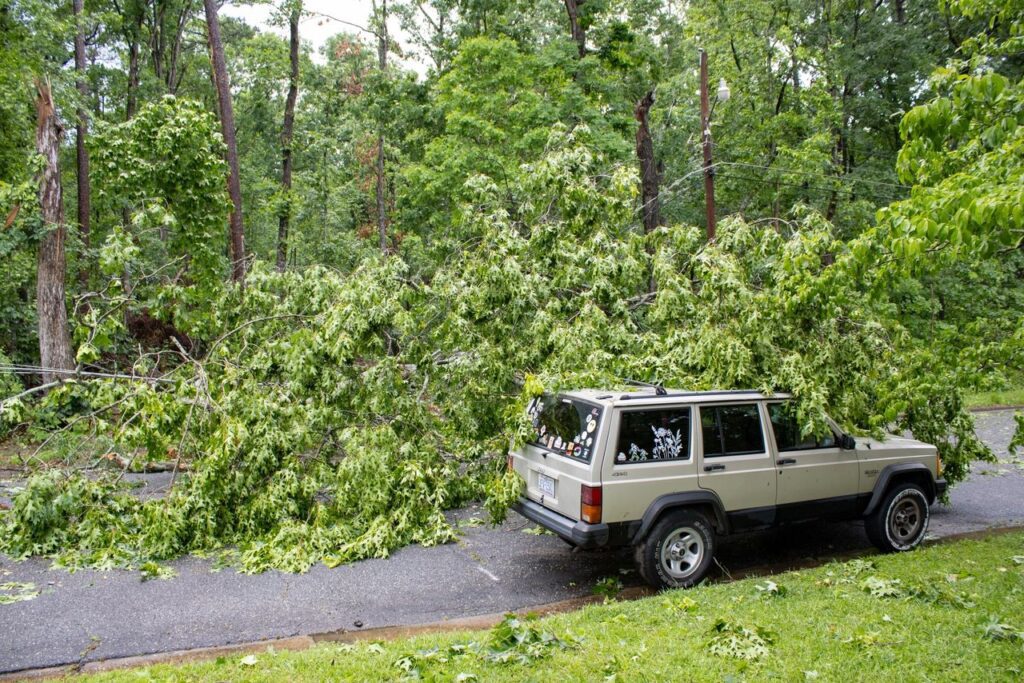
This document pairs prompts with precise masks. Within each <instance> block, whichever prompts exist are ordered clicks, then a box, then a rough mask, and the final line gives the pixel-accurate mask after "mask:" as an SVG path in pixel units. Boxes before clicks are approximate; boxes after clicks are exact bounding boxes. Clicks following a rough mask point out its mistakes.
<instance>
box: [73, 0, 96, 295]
mask: <svg viewBox="0 0 1024 683" xmlns="http://www.w3.org/2000/svg"><path fill="white" fill-rule="evenodd" d="M84 4H85V2H84V0H74V4H73V7H74V13H75V87H76V88H77V89H78V111H77V112H76V118H77V122H76V128H75V153H76V157H75V160H76V162H77V172H78V229H79V231H80V232H81V235H82V247H83V248H84V249H88V248H89V216H90V213H91V208H90V207H91V204H92V192H91V189H90V187H89V150H88V149H87V148H86V146H85V136H86V135H87V133H88V130H89V118H88V117H89V114H88V111H87V110H86V107H85V102H86V99H87V98H88V97H89V86H88V84H87V83H86V80H85V18H84V17H83V16H82V15H83V14H84V7H83V6H84ZM88 278H89V269H88V267H87V266H86V259H85V258H83V259H82V264H81V266H80V267H79V269H78V280H79V281H80V282H82V283H85V282H86V281H87V280H88Z"/></svg>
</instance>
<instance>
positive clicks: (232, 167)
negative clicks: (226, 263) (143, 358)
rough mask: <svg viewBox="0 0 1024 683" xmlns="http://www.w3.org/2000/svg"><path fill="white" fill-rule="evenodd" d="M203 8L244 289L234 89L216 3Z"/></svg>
mask: <svg viewBox="0 0 1024 683" xmlns="http://www.w3.org/2000/svg"><path fill="white" fill-rule="evenodd" d="M203 6H204V8H205V9H206V26H207V35H208V36H209V39H210V62H211V63H212V64H213V79H214V84H215V85H216V87H217V103H218V108H219V110H220V130H221V134H222V135H223V136H224V144H225V145H226V146H227V161H228V194H229V195H230V196H231V206H232V209H231V219H230V222H229V225H230V227H229V231H228V238H229V245H230V250H229V251H230V258H231V281H232V282H237V283H239V284H241V285H244V284H245V230H244V228H243V226H242V186H241V183H240V181H239V179H238V143H237V142H236V141H235V114H234V111H233V110H232V108H231V85H230V83H229V82H228V68H227V64H226V63H225V62H224V46H223V44H222V43H221V40H220V25H219V24H218V22H217V4H216V0H203Z"/></svg>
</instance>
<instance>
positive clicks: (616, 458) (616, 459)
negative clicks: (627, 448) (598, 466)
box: [615, 453, 626, 462]
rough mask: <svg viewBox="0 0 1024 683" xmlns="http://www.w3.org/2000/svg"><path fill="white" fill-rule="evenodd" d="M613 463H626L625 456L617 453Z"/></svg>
mask: <svg viewBox="0 0 1024 683" xmlns="http://www.w3.org/2000/svg"><path fill="white" fill-rule="evenodd" d="M615 462H626V454H625V453H619V454H618V455H617V456H615Z"/></svg>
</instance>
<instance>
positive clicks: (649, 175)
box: [635, 91, 661, 234]
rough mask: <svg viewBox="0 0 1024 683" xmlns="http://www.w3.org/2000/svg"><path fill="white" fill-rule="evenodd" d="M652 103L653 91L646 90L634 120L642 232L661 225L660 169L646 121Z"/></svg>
mask: <svg viewBox="0 0 1024 683" xmlns="http://www.w3.org/2000/svg"><path fill="white" fill-rule="evenodd" d="M653 104H654V92H653V91H651V92H648V93H647V94H646V95H644V96H643V97H642V98H641V99H640V101H638V102H637V103H636V110H635V114H636V120H637V121H639V122H640V125H639V127H638V128H637V129H636V157H637V159H638V160H639V161H640V201H641V202H643V203H642V204H641V208H642V209H643V212H642V214H643V221H644V234H648V233H650V232H653V231H654V229H655V228H657V227H658V226H659V225H661V201H660V199H659V197H658V186H659V184H660V183H661V169H660V168H659V164H658V162H657V161H656V160H655V158H654V141H653V140H652V139H651V129H650V126H649V125H648V122H647V117H648V114H650V111H651V106H652V105H653Z"/></svg>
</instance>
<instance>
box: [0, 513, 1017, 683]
mask: <svg viewBox="0 0 1024 683" xmlns="http://www.w3.org/2000/svg"><path fill="white" fill-rule="evenodd" d="M1021 529H1024V525H1012V526H1003V527H993V528H990V529H982V530H979V531H968V532H964V533H959V534H950V535H949V536H942V537H940V538H936V539H934V540H931V541H927V544H928V545H944V544H946V543H952V542H955V541H966V540H976V539H981V538H990V537H993V536H1001V535H1003V534H1007V533H1012V532H1014V531H1020V530H1021ZM873 554H875V552H874V551H873V550H862V551H853V552H849V553H839V554H835V555H830V556H829V557H828V558H822V560H821V561H815V562H813V563H807V564H804V565H800V566H794V565H793V564H792V563H789V566H786V567H782V566H766V567H759V568H755V569H751V570H749V571H742V572H737V573H735V574H731V575H727V577H726V578H725V579H724V582H731V581H738V580H740V579H744V578H750V577H752V576H766V575H772V574H776V573H779V572H782V571H790V570H794V569H809V568H813V567H817V566H821V565H823V564H825V563H827V562H834V561H846V560H850V559H854V558H856V557H863V556H866V555H873ZM655 592H656V591H654V590H653V589H651V588H646V587H630V588H626V589H625V590H623V591H622V592H620V593H619V594H618V596H617V597H618V599H619V600H638V599H640V598H644V597H649V596H651V595H654V594H655ZM603 600H604V598H603V597H601V596H598V595H588V596H583V597H579V598H570V599H568V600H560V601H558V602H552V603H547V604H544V605H537V606H534V607H523V608H521V609H517V610H510V612H511V613H513V614H517V615H526V614H535V615H537V616H541V617H545V616H550V615H553V614H560V613H564V612H572V611H575V610H578V609H582V608H583V607H586V606H587V605H593V604H599V603H601V602H603ZM507 613H508V612H495V613H490V614H481V615H477V616H471V617H460V618H458V619H447V620H444V621H436V622H430V623H425V624H413V625H407V626H382V627H379V628H368V629H359V630H344V629H342V630H337V631H326V632H322V633H313V634H309V635H303V636H292V637H288V638H276V639H270V640H258V641H252V642H248V643H235V644H230V645H217V646H213V647H202V648H195V649H191V650H174V651H171V652H157V653H153V654H147V655H135V656H131V657H118V658H113V659H103V660H97V661H90V662H84V663H83V662H73V663H68V664H63V665H59V666H52V667H47V668H43V669H22V670H21V671H11V672H8V673H0V682H6V681H24V680H52V679H56V678H64V677H67V676H73V675H76V674H90V673H101V672H104V671H114V670H117V669H130V668H136V667H145V666H153V665H156V664H186V663H189V662H202V661H208V660H211V659H216V658H218V657H229V656H230V657H234V656H239V655H244V654H253V653H259V652H266V651H267V650H268V649H273V650H287V651H292V652H297V651H302V650H308V649H309V648H311V647H314V646H316V645H319V644H322V643H357V642H366V641H380V640H384V641H389V640H397V639H399V638H409V637H413V636H418V635H424V634H430V633H445V632H451V631H481V630H486V629H489V628H492V627H494V626H495V625H496V624H498V623H499V622H500V621H501V620H502V619H503V618H504V616H505V614H507Z"/></svg>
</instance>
